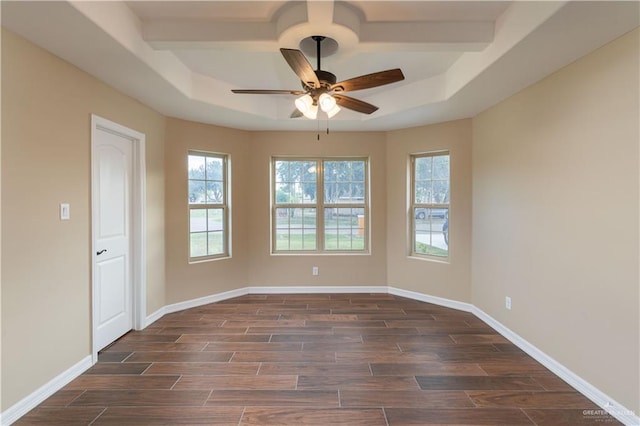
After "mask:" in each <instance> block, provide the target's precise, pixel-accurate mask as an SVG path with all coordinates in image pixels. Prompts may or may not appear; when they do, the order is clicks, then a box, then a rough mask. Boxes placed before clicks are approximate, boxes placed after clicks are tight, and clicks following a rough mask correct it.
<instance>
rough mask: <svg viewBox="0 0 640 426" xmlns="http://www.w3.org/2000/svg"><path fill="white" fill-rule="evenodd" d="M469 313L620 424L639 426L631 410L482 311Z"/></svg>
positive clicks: (639, 418) (476, 310)
mask: <svg viewBox="0 0 640 426" xmlns="http://www.w3.org/2000/svg"><path fill="white" fill-rule="evenodd" d="M471 312H472V313H473V314H474V315H475V316H476V317H478V318H480V319H481V320H482V321H484V322H486V323H487V324H488V325H489V326H490V327H491V328H493V329H494V330H496V331H497V332H498V333H500V334H501V335H502V336H504V337H506V338H507V339H508V340H509V341H511V343H513V344H514V345H516V346H517V347H519V348H520V349H522V350H523V351H525V352H526V353H527V354H528V355H529V356H531V357H532V358H533V359H535V360H536V361H538V362H539V363H540V364H542V365H544V366H545V367H547V368H548V369H549V370H551V371H552V372H553V373H554V374H555V375H557V376H558V377H560V378H561V379H562V380H564V381H565V382H567V383H568V384H569V385H571V386H573V387H574V388H575V389H576V390H577V391H578V392H580V393H581V394H583V395H584V396H586V397H587V398H589V399H590V400H591V401H593V402H594V403H595V404H596V405H598V406H599V407H601V408H602V409H603V410H605V411H607V412H608V413H609V414H611V415H612V416H613V417H615V418H616V419H618V420H619V421H620V422H622V423H624V424H625V425H628V426H638V425H640V417H638V416H636V415H635V414H634V412H633V411H632V410H629V409H627V408H625V407H624V406H623V405H622V404H620V403H618V402H616V401H615V400H614V399H613V398H610V397H609V396H607V395H606V394H605V393H604V392H602V391H600V390H599V389H598V388H596V387H595V386H593V385H592V384H591V383H589V382H587V381H586V380H584V379H583V378H582V377H580V376H578V375H577V374H575V373H574V372H573V371H571V370H569V369H568V368H567V367H565V366H564V365H562V364H561V363H559V362H558V361H556V360H555V359H553V358H552V357H550V356H549V355H547V354H546V353H544V352H542V351H541V350H540V349H538V348H537V347H535V346H534V345H532V344H531V343H529V342H528V341H527V340H525V339H523V338H522V337H520V335H518V334H516V333H515V332H513V331H512V330H510V329H509V328H507V327H505V326H504V325H503V324H502V323H500V322H499V321H497V320H496V319H495V318H493V317H492V316H490V315H489V314H487V313H486V312H484V311H483V310H482V309H480V308H478V307H476V306H473V309H472V311H471Z"/></svg>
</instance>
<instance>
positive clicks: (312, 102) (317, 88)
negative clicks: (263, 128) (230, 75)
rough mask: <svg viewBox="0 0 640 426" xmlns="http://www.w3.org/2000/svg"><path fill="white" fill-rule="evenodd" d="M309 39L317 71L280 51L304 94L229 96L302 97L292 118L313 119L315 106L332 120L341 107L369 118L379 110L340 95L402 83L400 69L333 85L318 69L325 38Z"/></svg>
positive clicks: (249, 91) (291, 52)
mask: <svg viewBox="0 0 640 426" xmlns="http://www.w3.org/2000/svg"><path fill="white" fill-rule="evenodd" d="M311 38H312V39H313V40H314V41H315V42H316V50H317V58H318V69H316V70H314V69H313V68H312V67H311V64H309V61H308V60H307V58H305V56H304V54H303V53H302V52H301V51H300V50H297V49H280V53H282V56H284V59H285V60H286V61H287V63H288V64H289V66H290V67H291V69H292V70H293V72H295V73H296V75H297V76H298V77H299V78H300V81H301V82H302V89H303V90H253V89H234V90H232V92H233V93H241V94H254V95H302V96H301V97H299V98H297V99H296V101H295V104H296V109H295V110H294V111H293V113H292V114H291V118H296V117H302V116H303V115H304V116H305V117H307V118H310V119H315V118H316V116H317V113H318V106H320V109H321V110H322V111H324V112H326V113H327V115H328V116H329V118H331V117H333V116H334V115H335V114H337V113H338V111H340V107H343V108H347V109H350V110H353V111H357V112H360V113H363V114H371V113H373V112H375V111H377V110H378V107H377V106H375V105H371V104H369V103H367V102H363V101H361V100H358V99H355V98H352V97H349V96H345V95H343V94H342V93H345V92H354V91H356V90H363V89H370V88H372V87H378V86H384V85H385V84H391V83H395V82H397V81H401V80H404V75H403V74H402V71H401V70H400V69H399V68H395V69H391V70H386V71H380V72H375V73H373V74H367V75H361V76H359V77H354V78H350V79H348V80H344V81H340V82H337V83H336V76H335V75H334V74H332V73H330V72H328V71H324V70H322V69H321V68H320V58H321V55H320V45H321V43H322V40H324V39H325V37H324V36H312V37H311Z"/></svg>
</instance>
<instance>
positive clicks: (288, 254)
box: [270, 251, 371, 256]
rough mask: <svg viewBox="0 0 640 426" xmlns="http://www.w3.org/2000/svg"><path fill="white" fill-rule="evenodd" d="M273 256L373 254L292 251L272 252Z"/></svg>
mask: <svg viewBox="0 0 640 426" xmlns="http://www.w3.org/2000/svg"><path fill="white" fill-rule="evenodd" d="M270 254H271V256H371V252H368V251H358V252H348V251H336V252H330V251H313V252H301V251H291V252H275V253H274V252H271V253H270Z"/></svg>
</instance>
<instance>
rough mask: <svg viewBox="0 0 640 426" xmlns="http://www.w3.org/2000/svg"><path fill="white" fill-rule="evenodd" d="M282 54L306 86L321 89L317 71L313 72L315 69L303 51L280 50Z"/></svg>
mask: <svg viewBox="0 0 640 426" xmlns="http://www.w3.org/2000/svg"><path fill="white" fill-rule="evenodd" d="M280 53H282V56H284V59H285V60H286V61H287V63H288V64H289V66H290V67H291V69H292V70H293V72H295V73H296V75H297V76H298V78H300V80H301V81H302V82H303V83H304V84H306V85H307V86H309V87H313V88H318V87H320V81H318V76H317V75H316V73H315V71H313V67H312V66H311V64H310V63H309V61H307V58H305V57H304V54H303V53H302V52H301V51H299V50H297V49H280Z"/></svg>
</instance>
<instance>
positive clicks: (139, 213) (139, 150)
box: [91, 114, 147, 364]
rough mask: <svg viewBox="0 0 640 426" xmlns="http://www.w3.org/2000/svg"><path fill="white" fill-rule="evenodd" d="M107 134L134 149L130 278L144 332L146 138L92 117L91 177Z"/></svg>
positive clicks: (93, 237)
mask: <svg viewBox="0 0 640 426" xmlns="http://www.w3.org/2000/svg"><path fill="white" fill-rule="evenodd" d="M98 131H104V132H109V133H113V134H116V135H118V136H120V137H123V138H126V139H129V140H130V141H131V142H132V145H133V146H132V148H133V181H132V191H133V194H132V205H131V222H132V223H131V240H132V241H131V278H132V289H133V294H132V296H133V327H134V329H136V330H142V329H143V328H145V327H146V311H147V309H146V305H147V304H146V283H147V281H146V221H145V199H146V197H145V194H146V168H145V135H144V134H143V133H140V132H137V131H135V130H133V129H129V128H127V127H125V126H122V125H120V124H118V123H114V122H113V121H110V120H107V119H105V118H102V117H99V116H97V115H95V114H92V115H91V176H93V168H94V160H95V159H94V151H95V150H94V143H95V140H96V132H98ZM93 185H94V182H93V181H92V182H91V311H92V313H91V324H92V325H91V330H92V333H91V347H92V359H93V363H94V364H95V363H96V362H98V350H99V348H97V342H96V339H95V337H94V336H95V335H96V329H97V324H98V318H97V317H96V316H97V298H96V295H97V291H96V279H95V267H94V256H93V254H94V253H95V252H96V250H97V247H96V227H95V219H96V218H95V214H96V205H97V204H96V203H97V202H98V200H96V198H97V197H95V191H94V190H93Z"/></svg>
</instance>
